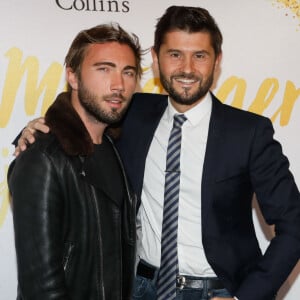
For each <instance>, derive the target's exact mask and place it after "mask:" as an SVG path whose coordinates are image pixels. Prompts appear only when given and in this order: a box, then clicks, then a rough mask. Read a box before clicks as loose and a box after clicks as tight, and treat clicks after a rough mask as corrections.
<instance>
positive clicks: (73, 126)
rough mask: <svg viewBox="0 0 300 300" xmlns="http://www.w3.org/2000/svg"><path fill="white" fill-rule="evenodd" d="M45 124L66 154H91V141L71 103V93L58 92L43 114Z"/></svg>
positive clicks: (92, 146)
mask: <svg viewBox="0 0 300 300" xmlns="http://www.w3.org/2000/svg"><path fill="white" fill-rule="evenodd" d="M45 120H46V124H47V125H48V126H49V127H50V130H51V132H52V133H53V134H54V135H55V136H56V138H57V139H58V141H59V143H60V144H61V146H62V148H63V150H64V151H65V152H66V154H68V155H83V156H86V155H91V154H92V153H93V151H94V145H93V141H92V139H91V136H90V134H89V132H88V131H87V129H86V127H85V126H84V124H83V122H82V120H81V119H80V117H79V115H78V114H77V112H76V110H75V109H74V108H73V106H72V104H71V94H70V93H69V92H63V93H61V94H59V95H58V96H57V98H56V100H55V101H54V102H53V104H52V105H51V106H50V107H49V109H48V110H47V112H46V116H45Z"/></svg>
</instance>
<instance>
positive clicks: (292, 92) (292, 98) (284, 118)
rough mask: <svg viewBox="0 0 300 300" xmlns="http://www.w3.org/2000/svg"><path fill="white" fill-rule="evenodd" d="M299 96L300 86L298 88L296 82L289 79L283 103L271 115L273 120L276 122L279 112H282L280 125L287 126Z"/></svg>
mask: <svg viewBox="0 0 300 300" xmlns="http://www.w3.org/2000/svg"><path fill="white" fill-rule="evenodd" d="M299 97H300V88H298V89H297V88H296V86H295V85H294V83H293V82H292V81H290V80H288V81H287V82H286V86H285V91H284V96H283V101H282V104H281V106H280V107H279V108H278V110H277V111H276V112H275V114H274V115H273V116H272V117H271V120H272V122H274V121H275V119H276V117H277V116H278V115H279V113H281V115H280V116H281V118H280V125H281V126H286V125H287V124H288V123H289V120H290V118H291V114H292V111H293V108H294V105H295V103H296V100H297V99H299Z"/></svg>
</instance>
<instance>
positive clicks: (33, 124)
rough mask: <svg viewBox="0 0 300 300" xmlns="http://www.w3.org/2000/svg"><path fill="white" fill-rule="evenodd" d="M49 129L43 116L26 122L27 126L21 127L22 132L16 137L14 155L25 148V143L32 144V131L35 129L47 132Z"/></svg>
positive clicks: (33, 140)
mask: <svg viewBox="0 0 300 300" xmlns="http://www.w3.org/2000/svg"><path fill="white" fill-rule="evenodd" d="M49 130H50V129H49V127H48V126H47V125H46V124H45V119H44V118H43V117H41V118H37V119H34V120H32V121H30V122H28V124H27V126H26V127H25V128H24V129H23V131H22V134H21V136H20V137H19V139H18V143H17V146H16V149H15V152H14V155H15V156H18V155H19V154H20V153H21V152H22V151H24V150H26V149H27V144H32V143H34V142H35V138H34V133H35V132H36V131H41V132H44V133H48V132H49Z"/></svg>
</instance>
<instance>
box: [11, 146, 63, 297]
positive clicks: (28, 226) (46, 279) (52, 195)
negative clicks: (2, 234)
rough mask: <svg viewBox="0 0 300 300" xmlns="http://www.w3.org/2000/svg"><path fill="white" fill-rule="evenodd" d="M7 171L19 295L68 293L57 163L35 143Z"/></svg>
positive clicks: (54, 295)
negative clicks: (63, 264) (64, 267)
mask: <svg viewBox="0 0 300 300" xmlns="http://www.w3.org/2000/svg"><path fill="white" fill-rule="evenodd" d="M8 174H9V175H8V184H9V189H10V193H11V196H12V211H13V221H14V230H15V246H16V254H17V268H18V282H19V290H20V295H21V298H24V299H31V300H35V299H36V300H37V299H39V300H40V299H43V300H47V299H51V300H54V299H68V296H67V291H66V286H65V280H64V270H63V266H62V260H63V238H62V231H63V227H62V221H63V194H62V192H61V190H62V189H61V188H60V184H61V180H60V178H59V176H58V173H57V172H56V170H55V165H54V163H53V161H51V159H50V158H49V157H47V155H46V154H45V153H43V152H42V151H40V150H39V148H38V147H37V146H36V145H33V146H32V147H30V149H28V150H27V151H25V152H23V153H21V154H20V156H19V157H18V158H17V159H16V160H15V161H14V163H13V164H12V165H11V167H10V170H9V173H8Z"/></svg>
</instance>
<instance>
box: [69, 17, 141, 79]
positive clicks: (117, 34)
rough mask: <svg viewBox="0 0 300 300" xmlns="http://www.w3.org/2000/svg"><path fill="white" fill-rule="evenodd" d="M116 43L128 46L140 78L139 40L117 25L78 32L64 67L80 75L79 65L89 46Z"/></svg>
mask: <svg viewBox="0 0 300 300" xmlns="http://www.w3.org/2000/svg"><path fill="white" fill-rule="evenodd" d="M108 42H117V43H120V44H125V45H128V46H129V47H130V48H131V49H132V51H133V53H134V56H135V60H136V66H137V75H138V77H141V74H142V67H141V56H142V50H141V46H140V43H139V38H138V37H137V36H136V35H135V34H133V33H131V34H129V33H128V32H126V31H125V30H124V29H123V28H122V27H121V26H120V25H119V24H118V23H109V24H101V25H97V26H95V27H92V28H90V29H86V30H82V31H80V32H79V33H78V34H77V36H76V37H75V39H74V40H73V42H72V44H71V46H70V48H69V51H68V53H67V55H66V58H65V65H66V67H70V68H71V69H72V71H73V72H74V73H76V74H77V75H80V70H81V65H82V62H83V60H84V56H85V52H86V49H87V47H88V46H89V45H91V44H104V43H108Z"/></svg>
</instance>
